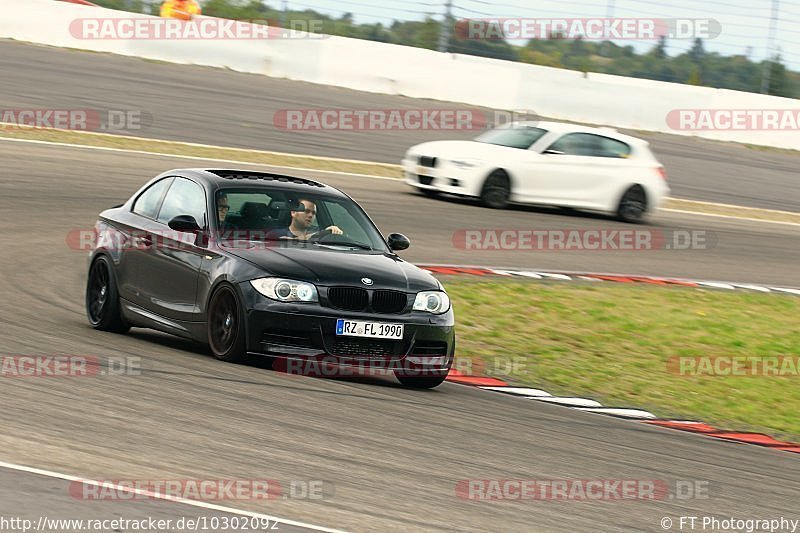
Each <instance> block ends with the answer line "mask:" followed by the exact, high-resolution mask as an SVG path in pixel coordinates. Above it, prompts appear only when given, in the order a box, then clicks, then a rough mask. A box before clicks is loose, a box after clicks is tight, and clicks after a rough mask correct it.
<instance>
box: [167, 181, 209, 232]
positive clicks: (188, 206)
mask: <svg viewBox="0 0 800 533" xmlns="http://www.w3.org/2000/svg"><path fill="white" fill-rule="evenodd" d="M178 215H190V216H193V217H194V219H195V221H197V225H198V226H200V227H203V226H204V225H205V224H206V223H207V221H206V194H205V192H204V191H203V188H202V187H201V186H200V185H198V184H197V183H195V182H193V181H191V180H187V179H186V178H175V181H173V182H172V186H171V187H170V188H169V191H167V196H166V198H164V203H163V204H162V205H161V211H159V213H158V221H159V222H161V223H163V224H167V223H169V221H170V220H172V219H173V218H175V217H176V216H178Z"/></svg>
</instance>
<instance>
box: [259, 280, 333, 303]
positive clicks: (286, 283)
mask: <svg viewBox="0 0 800 533" xmlns="http://www.w3.org/2000/svg"><path fill="white" fill-rule="evenodd" d="M250 285H252V286H253V288H254V289H255V290H257V291H258V292H260V293H261V294H263V295H264V296H266V297H267V298H271V299H273V300H278V301H280V302H316V301H318V298H317V288H316V287H315V286H314V285H313V284H311V283H306V282H303V281H294V280H292V279H282V278H259V279H254V280H251V281H250Z"/></svg>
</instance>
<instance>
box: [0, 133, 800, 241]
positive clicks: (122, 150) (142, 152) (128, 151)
mask: <svg viewBox="0 0 800 533" xmlns="http://www.w3.org/2000/svg"><path fill="white" fill-rule="evenodd" d="M128 138H131V139H135V140H140V141H141V140H144V141H157V142H164V143H174V142H175V141H167V140H164V139H149V138H146V137H142V138H139V137H128ZM0 141H9V142H19V143H29V144H39V145H44V146H64V147H67V148H83V149H86V150H99V151H104V152H117V153H126V154H140V155H151V156H161V157H171V158H179V159H188V160H192V161H214V162H216V163H233V164H236V165H255V166H262V167H273V168H287V169H292V170H295V171H298V172H322V173H326V174H335V175H339V176H349V177H354V178H370V179H378V180H392V181H397V182H401V183H404V180H403V178H401V177H398V178H390V177H388V176H373V175H371V174H358V173H355V172H342V171H339V170H320V169H316V168H300V167H289V166H285V165H272V164H269V163H257V162H253V161H238V160H235V159H218V158H213V157H200V156H192V155H176V154H164V153H161V152H148V151H146V150H131V149H129V148H113V147H110V146H87V145H84V144H73V143H60V142H53V141H39V140H34V139H14V138H12V137H0ZM180 144H181V145H185V146H192V147H202V148H216V149H222V150H226V149H233V150H239V151H245V152H246V151H248V150H247V149H246V148H230V147H224V146H213V145H205V144H194V143H183V142H182V143H180ZM252 153H256V154H258V153H266V154H269V155H278V156H286V157H305V158H308V159H314V160H317V161H335V162H351V163H363V164H366V165H371V164H375V165H388V164H389V163H376V162H372V161H358V160H353V159H337V158H324V157H319V156H311V155H303V154H292V153H285V152H260V151H258V150H252ZM398 167H399V165H398ZM676 200H684V198H676ZM688 201H691V202H696V203H698V204H703V205H709V206H715V205H719V206H723V207H742V208H743V209H757V208H753V207H745V206H736V205H730V204H715V203H713V202H700V201H697V200H688ZM659 211H663V212H668V213H681V214H686V215H697V216H703V217H716V218H727V219H730V220H741V221H745V222H761V223H766V224H783V225H786V226H800V223H798V222H782V221H779V220H764V219H760V218H751V217H737V216H732V215H720V214H715V213H702V212H698V211H686V210H683V209H668V208H661V209H659ZM765 211H772V210H765ZM777 212H778V213H788V214H792V215H796V214H797V213H793V212H791V211H777Z"/></svg>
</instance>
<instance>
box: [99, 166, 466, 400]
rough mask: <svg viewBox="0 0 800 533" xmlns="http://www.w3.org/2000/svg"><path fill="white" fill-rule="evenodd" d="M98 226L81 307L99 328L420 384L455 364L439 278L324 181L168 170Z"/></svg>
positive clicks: (221, 354)
mask: <svg viewBox="0 0 800 533" xmlns="http://www.w3.org/2000/svg"><path fill="white" fill-rule="evenodd" d="M95 232H96V243H95V246H94V247H93V249H92V252H91V257H90V266H89V270H88V280H87V286H86V311H87V315H88V317H89V322H90V323H91V325H92V326H93V327H94V328H96V329H99V330H104V331H115V332H126V331H128V329H129V328H130V327H131V326H134V327H145V328H153V329H157V330H160V331H164V332H167V333H172V334H175V335H179V336H181V337H185V338H188V339H192V340H195V341H199V342H203V343H206V344H207V345H208V346H209V348H210V351H211V352H212V353H213V355H214V356H215V357H217V358H218V359H220V360H222V361H230V362H244V361H248V360H252V359H254V358H265V361H270V362H274V361H282V362H283V363H284V364H286V362H287V361H288V362H289V363H294V364H295V365H297V363H298V362H301V363H303V364H305V363H308V362H320V363H324V364H326V365H333V366H334V367H335V368H353V367H364V366H369V367H370V368H383V369H388V370H390V371H393V372H394V374H395V376H397V379H398V380H399V381H400V382H401V383H402V384H404V385H406V386H410V387H419V388H430V387H435V386H437V385H439V384H440V383H441V382H442V381H443V380H444V379H445V377H446V376H447V372H448V371H449V369H450V366H451V365H452V362H453V353H454V350H455V332H454V315H453V310H452V308H451V305H450V299H449V298H448V296H447V293H446V292H445V290H444V288H443V287H442V285H441V284H440V283H439V282H438V281H437V280H436V279H435V278H434V277H433V276H432V275H431V274H430V273H428V272H427V271H424V270H422V269H420V268H418V267H416V266H414V265H412V264H411V263H408V262H406V261H404V260H402V259H401V258H400V257H398V255H397V253H396V252H397V251H399V250H403V249H405V248H407V247H408V246H409V244H410V243H409V240H408V239H407V238H406V237H405V236H403V235H401V234H397V233H393V234H390V235H388V236H387V237H386V238H385V239H384V237H383V236H382V235H381V233H380V231H379V230H378V228H377V227H376V226H375V224H374V223H373V222H372V220H370V218H369V217H368V216H367V214H366V213H365V212H364V210H363V209H362V208H361V207H360V206H359V205H358V204H357V203H356V202H355V201H354V200H353V199H352V198H350V197H349V196H348V195H347V194H345V193H343V192H342V191H340V190H338V189H335V188H333V187H330V186H328V185H325V184H323V183H319V182H316V181H312V180H308V179H303V178H298V177H291V176H282V175H276V174H268V173H261V172H253V171H246V170H213V169H181V170H171V171H169V172H165V173H163V174H161V175H159V176H157V177H156V178H154V179H153V180H151V181H150V182H149V183H147V184H146V185H145V186H144V187H142V188H141V189H140V190H139V191H137V192H136V193H135V194H134V195H133V196H131V198H130V199H129V200H128V201H127V202H125V203H124V204H123V205H120V206H117V207H114V208H112V209H108V210H106V211H103V212H102V213H100V215H99V219H98V221H97V223H96V225H95ZM295 368H298V367H297V366H295Z"/></svg>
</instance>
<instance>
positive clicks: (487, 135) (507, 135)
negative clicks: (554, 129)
mask: <svg viewBox="0 0 800 533" xmlns="http://www.w3.org/2000/svg"><path fill="white" fill-rule="evenodd" d="M545 133H547V130H543V129H542V128H536V127H533V126H513V127H509V126H501V127H499V128H495V129H493V130H489V131H487V132H484V133H482V134H480V135H479V136H478V137H476V138H475V140H476V141H478V142H482V143H489V144H497V145H500V146H508V147H510V148H521V149H522V150H527V149H528V148H530V147H531V145H532V144H533V143H535V142H536V141H538V140H539V139H540V138H541V137H542V135H544V134H545Z"/></svg>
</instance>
